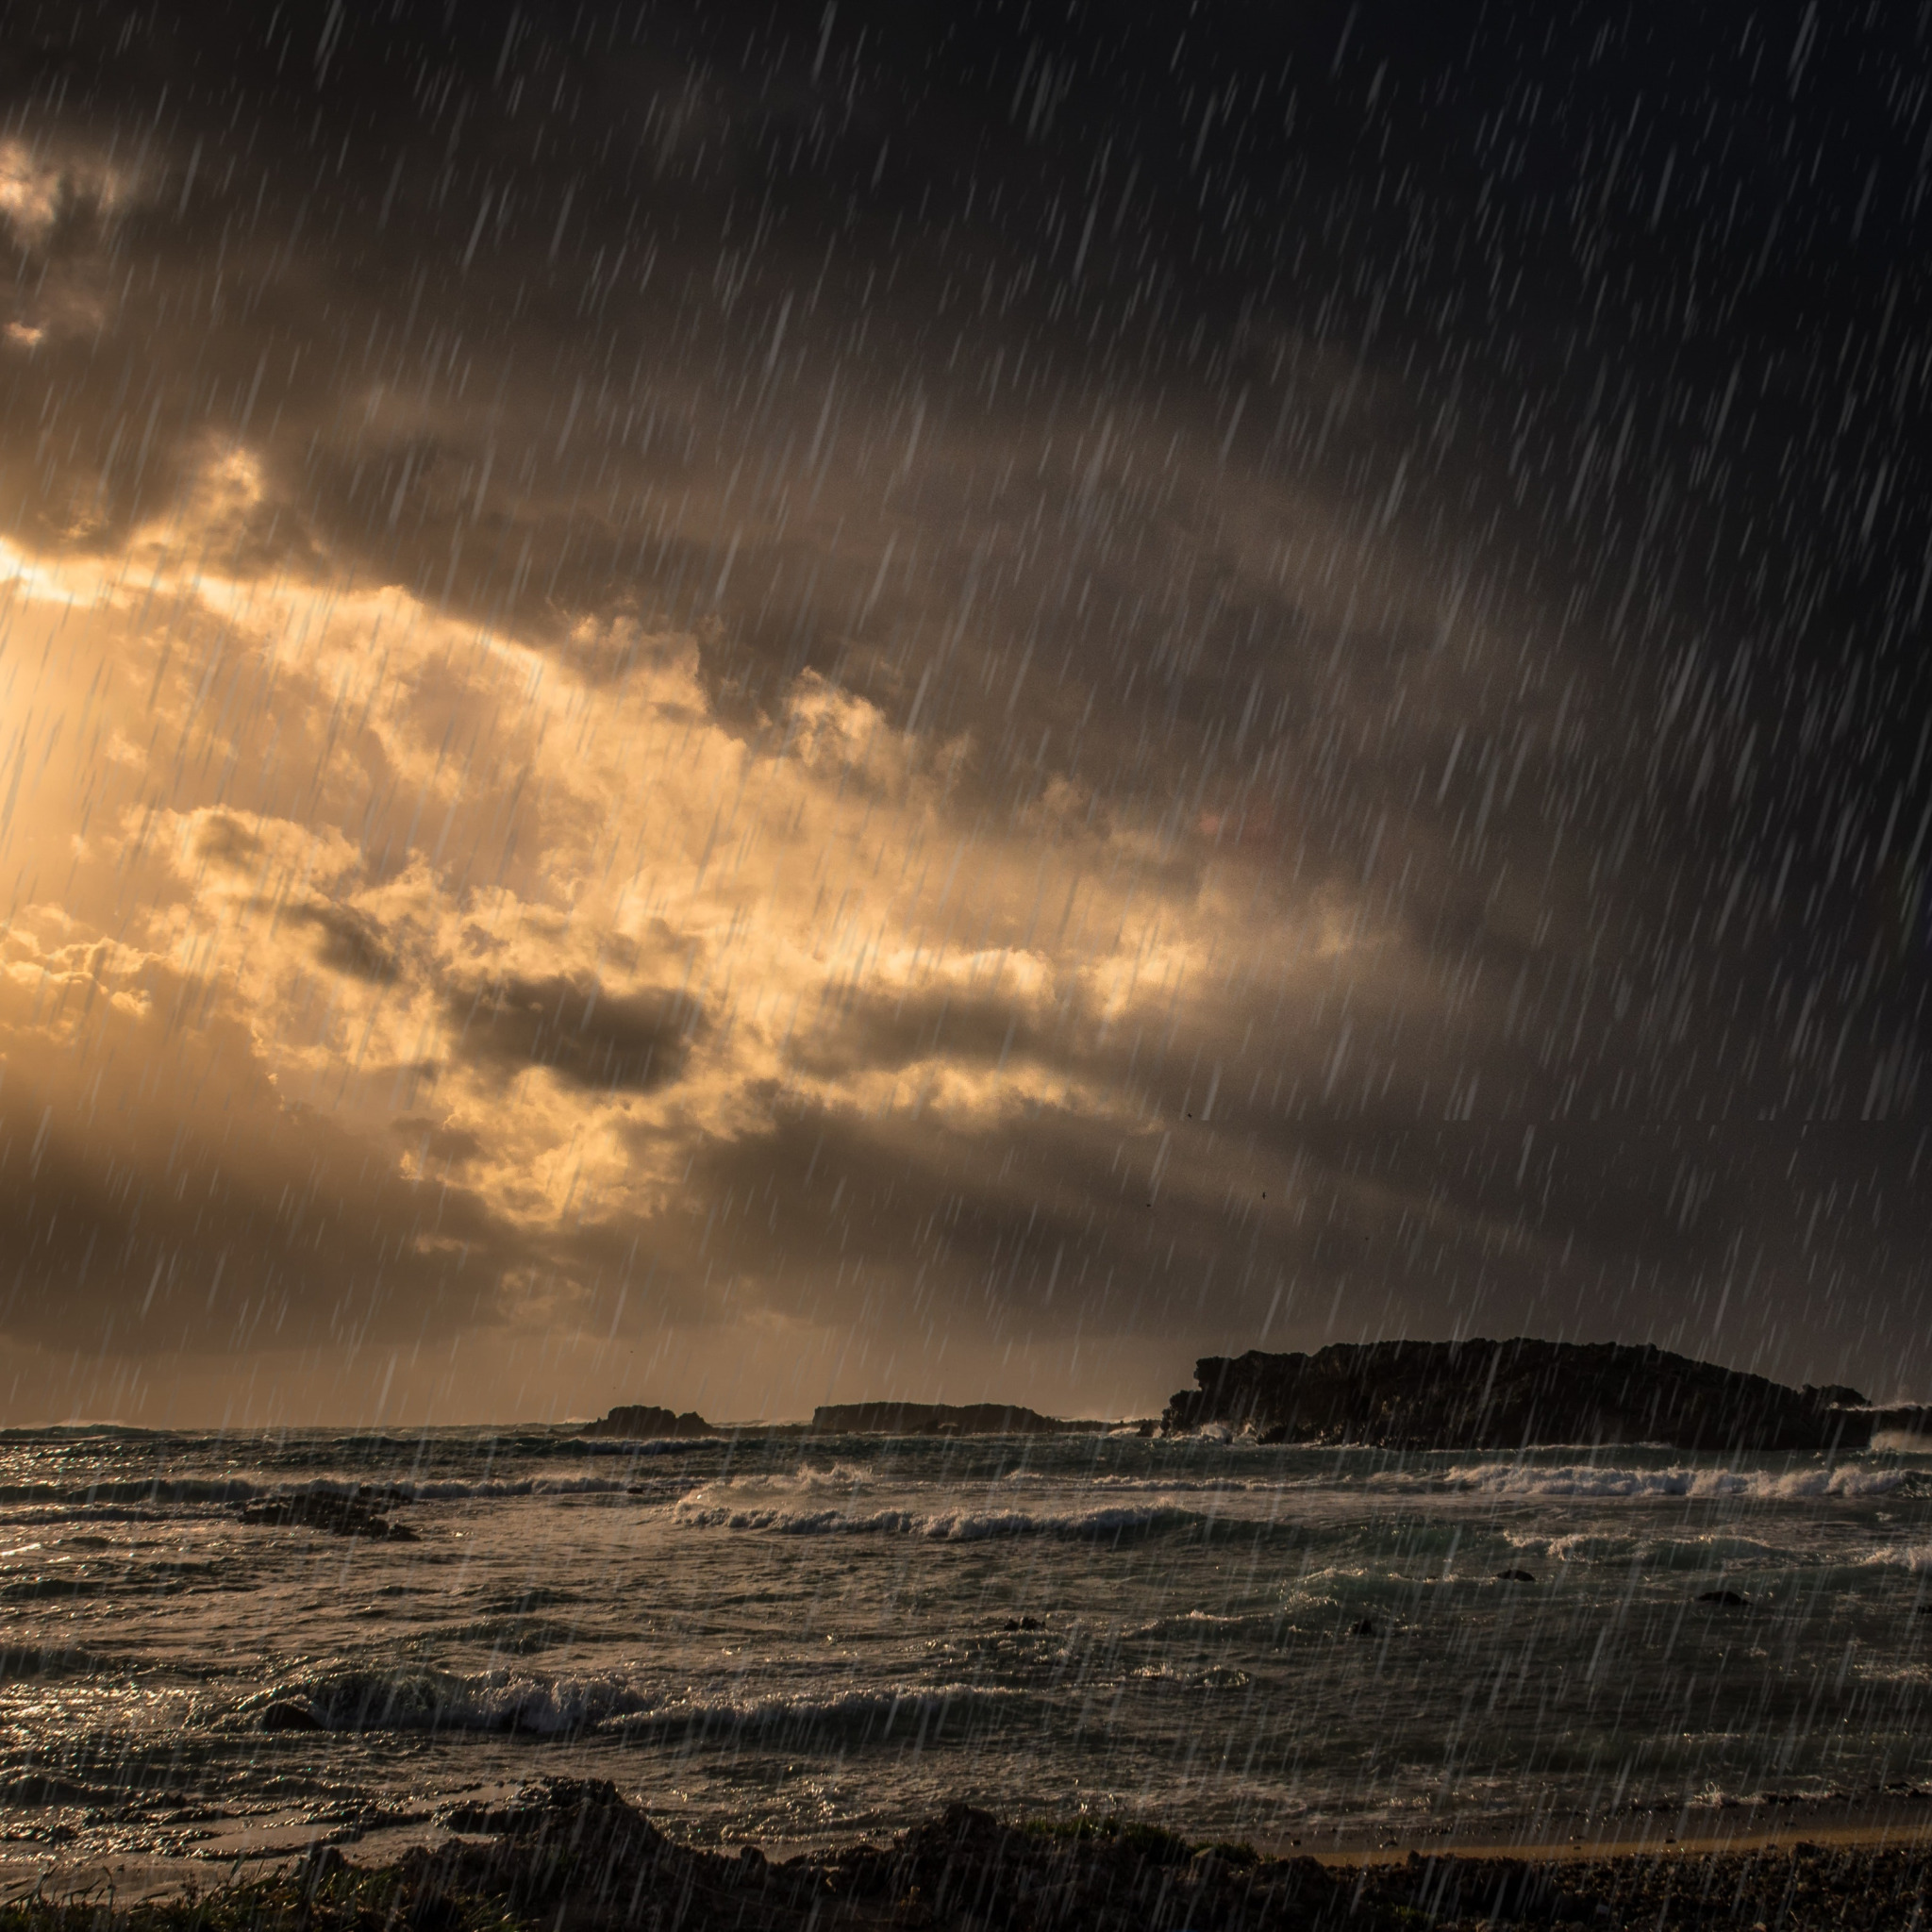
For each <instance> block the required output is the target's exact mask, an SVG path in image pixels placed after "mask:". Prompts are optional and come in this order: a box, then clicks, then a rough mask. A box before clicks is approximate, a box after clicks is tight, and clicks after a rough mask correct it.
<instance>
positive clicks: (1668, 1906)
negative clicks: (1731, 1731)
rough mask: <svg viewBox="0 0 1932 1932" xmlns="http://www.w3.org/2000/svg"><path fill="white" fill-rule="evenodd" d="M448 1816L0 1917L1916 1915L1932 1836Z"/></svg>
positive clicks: (1682, 1919) (1471, 1927)
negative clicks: (1526, 1838)
mask: <svg viewBox="0 0 1932 1932" xmlns="http://www.w3.org/2000/svg"><path fill="white" fill-rule="evenodd" d="M441 1823H442V1824H443V1825H444V1827H445V1828H446V1829H448V1830H449V1831H450V1832H452V1833H453V1834H462V1835H461V1836H452V1837H451V1838H450V1839H448V1840H446V1841H444V1842H443V1843H441V1844H440V1845H435V1846H431V1847H427V1848H424V1849H420V1850H417V1851H414V1852H411V1853H409V1854H408V1856H406V1857H403V1858H402V1859H400V1860H398V1861H397V1862H396V1863H395V1864H394V1865H391V1866H387V1867H382V1868H367V1867H360V1866H357V1865H355V1864H352V1863H350V1862H349V1861H348V1860H347V1859H345V1858H344V1857H342V1855H341V1853H340V1852H339V1851H336V1850H334V1849H332V1848H329V1849H319V1850H317V1851H316V1852H314V1853H312V1854H311V1855H310V1856H309V1857H308V1859H307V1860H306V1861H305V1862H304V1863H303V1864H302V1865H301V1866H299V1867H298V1868H297V1869H296V1870H295V1871H293V1872H292V1873H288V1874H283V1875H281V1876H279V1877H276V1878H274V1879H269V1880H263V1881H259V1882H258V1883H255V1884H252V1885H240V1886H233V1887H228V1888H225V1889H223V1890H217V1891H214V1892H210V1893H206V1894H203V1895H202V1896H200V1897H199V1898H191V1899H175V1900H170V1901H163V1902H158V1903H149V1904H142V1905H137V1906H134V1907H127V1908H124V1909H120V1910H116V1909H114V1908H113V1907H112V1905H111V1902H108V1903H103V1902H102V1901H101V1900H100V1899H98V1898H95V1897H89V1898H87V1899H84V1900H75V1901H71V1902H67V1903H62V1902H60V1901H58V1900H53V1899H48V1898H46V1897H43V1896H39V1895H36V1896H35V1897H32V1898H29V1899H25V1900H23V1901H19V1902H16V1903H14V1904H13V1905H11V1906H8V1907H0V1932H122V1928H125V1932H272V1928H273V1932H282V1928H287V1932H508V1928H511V1927H515V1928H525V1932H539V1928H541V1932H620V1928H623V1932H630V1928H637V1932H835V1928H841V1927H850V1928H854V1932H860V1928H874V1927H877V1928H886V1927H894V1928H897V1927H904V1928H907V1932H1246V1928H1249V1927H1253V1928H1256V1932H1262V1928H1274V1927H1280V1928H1283V1932H1291V1928H1308V1932H1317V1928H1331V1927H1332V1928H1334V1932H1398V1928H1420V1927H1423V1926H1429V1925H1433V1926H1437V1927H1441V1928H1444V1932H1465V1928H1466V1932H1475V1928H1476V1927H1478V1926H1488V1927H1490V1928H1491V1932H1500V1928H1504V1927H1509V1926H1518V1925H1522V1926H1551V1925H1577V1926H1587V1927H1591V1928H1598V1927H1606V1928H1607V1927H1621V1926H1625V1925H1629V1926H1642V1927H1644V1928H1646V1932H1648V1928H1657V1932H1670V1928H1672V1927H1706V1926H1708V1927H1713V1928H1715V1927H1719V1926H1726V1927H1729V1926H1737V1927H1740V1928H1754V1927H1758V1926H1762V1927H1767V1928H1769V1927H1773V1926H1775V1927H1778V1928H1780V1932H1812V1928H1819V1932H1823V1928H1824V1927H1826V1926H1839V1925H1856V1926H1864V1927H1874V1928H1880V1932H1889V1928H1892V1927H1897V1928H1899V1932H1906V1928H1908V1927H1916V1926H1918V1925H1919V1924H1921V1923H1922V1920H1923V1913H1924V1897H1925V1890H1926V1869H1925V1855H1924V1853H1922V1852H1915V1853H1906V1852H1866V1851H1833V1850H1829V1849H1824V1848H1821V1847H1818V1846H1815V1845H1801V1846H1798V1847H1796V1848H1795V1849H1794V1850H1789V1851H1780V1852H1765V1853H1758V1854H1734V1855H1726V1856H1723V1857H1671V1856H1665V1857H1623V1858H1605V1859H1594V1860H1591V1859H1576V1860H1570V1861H1565V1862H1531V1861H1525V1860H1521V1859H1511V1858H1457V1857H1417V1856H1411V1857H1409V1858H1408V1859H1407V1862H1406V1863H1400V1864H1390V1865H1379V1866H1369V1867H1365V1868H1362V1869H1359V1870H1356V1869H1351V1868H1348V1867H1340V1866H1338V1867H1332V1868H1331V1867H1327V1866H1324V1865H1322V1864H1321V1863H1319V1862H1317V1861H1316V1860H1315V1859H1313V1858H1307V1857H1296V1858H1287V1859H1265V1858H1260V1857H1257V1856H1256V1855H1255V1853H1254V1852H1252V1851H1251V1850H1249V1849H1247V1848H1246V1847H1245V1846H1228V1845H1218V1846H1208V1847H1195V1846H1192V1845H1190V1844H1189V1843H1188V1842H1187V1841H1186V1840H1182V1839H1180V1838H1177V1837H1175V1836H1174V1834H1172V1833H1169V1832H1165V1831H1161V1830H1159V1829H1158V1828H1157V1827H1153V1826H1148V1825H1125V1826H1120V1825H1115V1824H1111V1823H1108V1824H1098V1825H1087V1824H1082V1825H1079V1826H1076V1827H1067V1826H1021V1825H1010V1824H1001V1823H1000V1822H999V1821H998V1820H996V1819H994V1818H992V1817H991V1816H990V1815H989V1814H987V1813H986V1812H984V1811H978V1810H974V1809H972V1808H970V1807H966V1806H963V1805H956V1806H954V1807H951V1808H950V1809H948V1810H947V1811H946V1812H945V1813H944V1814H943V1815H942V1816H941V1817H939V1818H935V1819H932V1820H929V1821H928V1822H927V1823H925V1824H920V1825H916V1826H914V1827H913V1828H912V1829H911V1830H910V1831H908V1832H904V1833H902V1834H900V1835H899V1836H898V1837H896V1838H894V1839H892V1840H891V1841H890V1842H889V1843H887V1844H884V1845H871V1844H860V1845H854V1846H850V1847H847V1848H846V1849H844V1850H841V1851H837V1852H831V1853H826V1854H824V1855H823V1856H820V1857H796V1858H791V1859H787V1860H786V1861H785V1862H784V1863H782V1864H774V1863H771V1862H768V1861H767V1860H766V1859H765V1857H763V1856H762V1855H761V1854H760V1853H759V1852H758V1850H757V1849H756V1848H753V1847H746V1848H745V1849H744V1850H743V1851H742V1852H740V1853H738V1854H736V1855H735V1856H734V1855H730V1854H726V1853H722V1852H705V1851H697V1850H693V1849H691V1847H689V1846H685V1845H680V1844H678V1843H676V1842H675V1841H674V1840H670V1839H668V1838H666V1837H665V1836H664V1835H663V1834H662V1833H661V1832H659V1831H658V1828H657V1827H656V1826H655V1825H654V1824H651V1822H650V1821H649V1819H647V1818H646V1817H645V1816H644V1815H643V1813H642V1812H641V1811H639V1810H638V1809H637V1808H636V1807H633V1806H631V1805H629V1804H626V1803H625V1801H624V1800H623V1799H622V1798H620V1797H619V1796H618V1794H617V1792H616V1790H614V1789H613V1788H612V1787H611V1786H610V1785H608V1784H604V1783H596V1782H591V1781H588V1780H578V1779H562V1778H559V1779H555V1780H551V1781H547V1782H545V1783H543V1784H541V1785H540V1786H537V1787H533V1788H530V1789H527V1790H525V1791H523V1792H520V1793H519V1794H518V1795H517V1796H516V1797H515V1798H513V1799H512V1800H511V1801H509V1802H508V1803H507V1804H504V1805H501V1806H496V1807H454V1808H452V1809H451V1810H450V1811H448V1812H446V1813H444V1814H443V1816H442V1819H441Z"/></svg>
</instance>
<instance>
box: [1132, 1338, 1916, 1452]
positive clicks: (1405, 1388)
mask: <svg viewBox="0 0 1932 1932" xmlns="http://www.w3.org/2000/svg"><path fill="white" fill-rule="evenodd" d="M1194 1380H1195V1383H1196V1385H1197V1386H1196V1387H1195V1388H1192V1389H1183V1390H1181V1391H1179V1392H1178V1393H1177V1394H1176V1395H1174V1398H1173V1399H1172V1400H1171V1401H1170V1402H1169V1403H1168V1406H1167V1408H1166V1411H1165V1412H1164V1414H1163V1415H1162V1417H1161V1428H1162V1432H1163V1433H1164V1434H1169V1435H1174V1434H1180V1433H1183V1432H1185V1431H1189V1430H1193V1429H1199V1428H1201V1427H1203V1426H1204V1425H1206V1424H1223V1425H1224V1426H1226V1427H1229V1428H1233V1429H1241V1430H1248V1431H1252V1432H1253V1434H1254V1435H1256V1436H1257V1437H1258V1438H1259V1439H1260V1440H1261V1441H1264V1442H1307V1443H1310V1444H1318V1443H1320V1444H1327V1443H1334V1444H1341V1443H1353V1444H1359V1445H1362V1446H1364V1447H1372V1448H1378V1449H1520V1448H1525V1447H1528V1446H1530V1445H1532V1444H1535V1443H1539V1442H1601V1443H1626V1444H1627V1443H1638V1442H1654V1443H1657V1444H1659V1445H1661V1446H1663V1447H1666V1448H1672V1449H1707V1450H1713V1451H1721V1450H1730V1449H1739V1450H1755V1451H1758V1452H1775V1451H1779V1450H1833V1449H1865V1448H1869V1447H1870V1446H1871V1444H1872V1441H1873V1438H1874V1436H1875V1435H1877V1434H1879V1433H1880V1432H1881V1431H1885V1430H1892V1429H1897V1430H1912V1431H1920V1430H1924V1429H1925V1428H1926V1427H1928V1426H1932V1414H1928V1411H1927V1410H1925V1409H1924V1408H1922V1407H1917V1406H1910V1407H1895V1408H1878V1407H1874V1406H1873V1405H1872V1404H1871V1403H1869V1402H1868V1401H1867V1400H1866V1398H1865V1397H1864V1396H1863V1395H1861V1394H1859V1392H1858V1391H1857V1390H1856V1389H1846V1388H1841V1387H1836V1386H1833V1387H1826V1388H1813V1387H1812V1386H1810V1385H1809V1384H1808V1383H1807V1385H1806V1386H1805V1387H1804V1388H1802V1389H1791V1388H1789V1387H1787V1386H1786V1385H1785V1384H1783V1383H1781V1382H1774V1381H1772V1380H1771V1379H1770V1378H1769V1377H1768V1376H1765V1375H1753V1374H1745V1373H1743V1372H1742V1371H1740V1370H1737V1369H1725V1368H1720V1367H1718V1366H1717V1365H1716V1364H1715V1363H1713V1362H1700V1361H1693V1360H1692V1359H1691V1357H1689V1356H1682V1355H1672V1354H1670V1353H1669V1352H1668V1351H1666V1350H1664V1349H1660V1348H1657V1347H1654V1346H1651V1345H1649V1344H1644V1345H1641V1346H1640V1345H1633V1344H1629V1343H1624V1342H1576V1341H1533V1340H1531V1339H1529V1338H1527V1337H1517V1338H1515V1339H1513V1340H1511V1341H1488V1340H1486V1339H1472V1340H1470V1341H1373V1342H1360V1343H1357V1342H1336V1343H1333V1344H1331V1345H1330V1346H1329V1347H1327V1348H1324V1349H1319V1350H1317V1351H1316V1352H1315V1353H1314V1354H1313V1355H1264V1354H1262V1353H1261V1352H1260V1351H1259V1350H1258V1349H1251V1350H1249V1352H1248V1353H1247V1354H1246V1355H1243V1356H1237V1357H1226V1356H1205V1357H1202V1359H1201V1360H1200V1361H1198V1362H1196V1363H1195V1364H1194Z"/></svg>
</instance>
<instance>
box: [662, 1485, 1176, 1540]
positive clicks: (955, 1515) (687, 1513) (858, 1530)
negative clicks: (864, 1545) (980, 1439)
mask: <svg viewBox="0 0 1932 1932" xmlns="http://www.w3.org/2000/svg"><path fill="white" fill-rule="evenodd" d="M673 1513H674V1514H675V1517H676V1520H677V1521H678V1522H679V1523H681V1524H685V1525H686V1526H687V1527H689V1528H692V1529H740V1530H747V1529H749V1530H765V1531H768V1532H770V1533H772V1534H774V1535H778V1536H917V1537H924V1539H926V1540H927V1541H931V1542H953V1543H970V1542H980V1541H985V1540H986V1539H988V1538H991V1537H1022V1536H1040V1537H1058V1538H1062V1539H1066V1540H1069V1541H1117V1540H1119V1539H1121V1538H1124V1537H1131V1536H1149V1535H1155V1534H1158V1533H1159V1532H1160V1531H1162V1530H1169V1529H1179V1528H1183V1527H1186V1526H1189V1525H1191V1524H1204V1523H1211V1522H1212V1521H1213V1520H1214V1519H1213V1518H1212V1517H1211V1516H1209V1515H1208V1514H1206V1513H1204V1512H1203V1511H1200V1510H1195V1509H1183V1508H1180V1507H1175V1506H1173V1505H1165V1506H1163V1505H1145V1506H1141V1507H1133V1506H1129V1505H1125V1504H1116V1505H1112V1506H1108V1507H1100V1508H1092V1509H1073V1510H1031V1509H942V1510H939V1511H936V1512H934V1513H932V1514H930V1515H927V1514H922V1513H921V1512H919V1511H917V1510H913V1509H873V1510H866V1511H862V1512H861V1511H858V1510H851V1509H795V1508H787V1507H782V1506H780V1505H775V1504H747V1503H721V1502H717V1501H715V1500H712V1499H710V1498H708V1497H703V1496H698V1497H687V1498H685V1500H684V1501H683V1502H681V1503H679V1504H677V1505H676V1506H675V1510H674V1512H673Z"/></svg>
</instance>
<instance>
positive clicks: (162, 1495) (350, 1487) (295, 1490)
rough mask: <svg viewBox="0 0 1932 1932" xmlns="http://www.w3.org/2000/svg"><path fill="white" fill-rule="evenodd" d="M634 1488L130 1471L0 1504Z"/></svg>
mask: <svg viewBox="0 0 1932 1932" xmlns="http://www.w3.org/2000/svg"><path fill="white" fill-rule="evenodd" d="M631 1487H632V1483H631V1479H630V1478H628V1477H626V1476H624V1475H529V1476H502V1477H474V1478H468V1479H465V1478H460V1477H441V1476H432V1477H425V1478H423V1479H420V1480H411V1479H408V1478H405V1479H402V1480H399V1481H372V1480H368V1479H365V1478H358V1477H351V1476H311V1477H310V1478H309V1479H308V1481H306V1482H264V1481H260V1480H254V1479H251V1478H249V1477H247V1476H144V1477H143V1476H132V1477H123V1478H119V1479H116V1480H111V1481H107V1480H104V1481H100V1482H87V1483H76V1482H65V1483H61V1482H44V1481H43V1482H31V1483H4V1484H0V1506H5V1505H8V1504H13V1505H18V1506H22V1507H32V1506H43V1507H58V1508H69V1509H73V1508H111V1507H113V1506H115V1505H117V1504H119V1505H125V1504H138V1505H142V1506H145V1507H149V1508H155V1507H163V1506H166V1505H169V1504H173V1505H176V1506H181V1505H193V1504H208V1505H217V1504H229V1503H256V1502H276V1501H280V1500H281V1499H283V1498H285V1497H293V1496H344V1497H347V1496H358V1495H359V1496H365V1497H366V1498H367V1499H368V1500H370V1501H372V1502H377V1503H380V1502H391V1503H447V1502H464V1501H468V1500H470V1499H471V1498H484V1499H495V1498H503V1497H515V1496H611V1495H622V1494H624V1493H625V1491H627V1490H629V1489H630V1488H631Z"/></svg>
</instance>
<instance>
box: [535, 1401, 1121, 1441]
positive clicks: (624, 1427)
mask: <svg viewBox="0 0 1932 1932" xmlns="http://www.w3.org/2000/svg"><path fill="white" fill-rule="evenodd" d="M1115 1426H1117V1425H1116V1424H1112V1423H1104V1422H1067V1421H1063V1420H1061V1419H1060V1418H1059V1417H1058V1416H1050V1415H1041V1414H1040V1413H1039V1412H1038V1411H1037V1410H1035V1409H1031V1408H1022V1407H1019V1406H1018V1405H1017V1404H1015V1403H1010V1402H968V1403H950V1402H829V1403H822V1404H821V1405H820V1406H819V1407H817V1408H815V1409H814V1410H813V1411H812V1418H811V1421H810V1422H808V1423H778V1424H762V1425H758V1426H756V1427H755V1429H753V1430H752V1431H750V1433H756V1434H758V1435H761V1436H780V1435H784V1436H1089V1435H1098V1434H1100V1433H1102V1432H1103V1431H1104V1430H1107V1429H1110V1428H1113V1427H1115ZM1144 1426H1145V1428H1146V1430H1147V1432H1148V1433H1149V1434H1152V1433H1153V1429H1154V1424H1153V1423H1152V1422H1149V1423H1147V1424H1145V1425H1144ZM573 1433H574V1434H576V1435H580V1436H617V1437H620V1438H624V1439H626V1440H628V1441H664V1440H667V1439H675V1438H686V1437H699V1436H729V1435H738V1434H741V1433H746V1431H743V1430H741V1429H739V1428H736V1427H733V1426H731V1425H729V1424H713V1423H708V1422H707V1421H706V1420H705V1419H704V1417H703V1416H701V1415H699V1414H698V1413H697V1411H696V1410H695V1409H687V1410H686V1411H685V1412H684V1413H683V1414H682V1415H678V1414H675V1413H674V1412H673V1411H672V1410H671V1409H668V1408H654V1407H649V1406H647V1405H643V1404H636V1403H632V1404H626V1405H625V1406H624V1407H618V1408H613V1409H612V1410H611V1411H610V1413H609V1414H608V1415H607V1416H605V1417H603V1418H602V1419H601V1420H600V1421H598V1422H594V1423H585V1424H581V1425H580V1426H579V1427H577V1428H576V1429H575V1430H574V1431H573Z"/></svg>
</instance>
